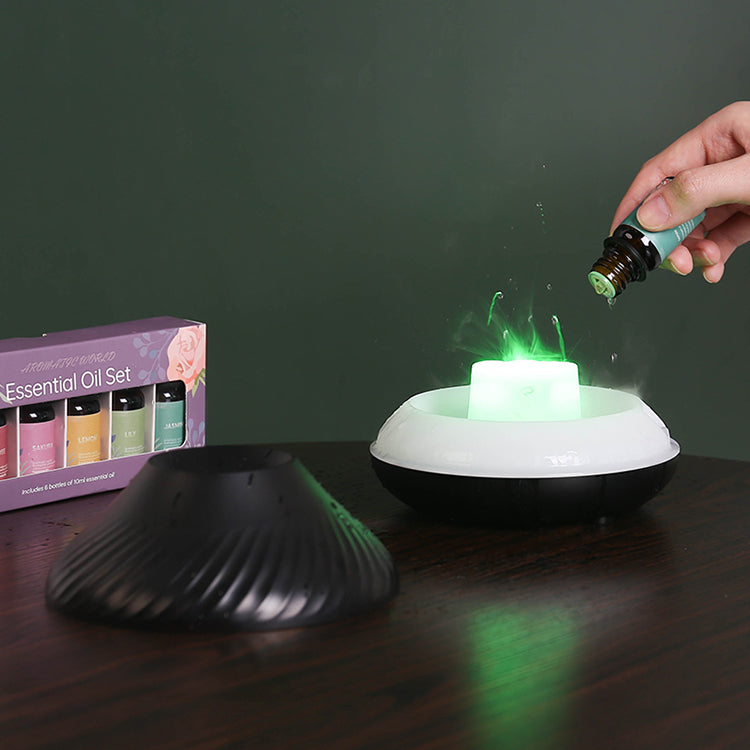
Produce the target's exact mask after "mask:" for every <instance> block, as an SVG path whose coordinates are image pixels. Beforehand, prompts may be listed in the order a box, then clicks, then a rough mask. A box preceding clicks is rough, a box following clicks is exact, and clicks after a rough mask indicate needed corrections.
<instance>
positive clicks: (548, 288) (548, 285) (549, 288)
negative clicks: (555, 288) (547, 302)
mask: <svg viewBox="0 0 750 750" xmlns="http://www.w3.org/2000/svg"><path fill="white" fill-rule="evenodd" d="M551 289H552V284H547V291H548V292H549V291H550V290H551Z"/></svg>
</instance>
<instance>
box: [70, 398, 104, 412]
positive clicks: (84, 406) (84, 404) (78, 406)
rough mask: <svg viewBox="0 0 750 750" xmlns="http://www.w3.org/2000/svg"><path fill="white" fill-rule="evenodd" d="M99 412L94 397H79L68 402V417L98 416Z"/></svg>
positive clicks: (97, 401)
mask: <svg viewBox="0 0 750 750" xmlns="http://www.w3.org/2000/svg"><path fill="white" fill-rule="evenodd" d="M100 411H101V407H100V406H99V399H98V398H97V397H96V396H79V397H78V398H71V399H70V400H69V401H68V416H69V417H85V416H87V415H89V414H98V413H99V412H100Z"/></svg>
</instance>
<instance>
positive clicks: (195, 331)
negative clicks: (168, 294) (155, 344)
mask: <svg viewBox="0 0 750 750" xmlns="http://www.w3.org/2000/svg"><path fill="white" fill-rule="evenodd" d="M167 357H168V358H169V367H168V368H167V377H168V378H169V379H170V380H182V381H183V382H184V383H185V389H186V390H188V391H190V392H191V393H192V394H193V395H195V392H196V391H197V390H198V386H200V385H201V384H205V382H206V330H205V326H186V327H185V328H180V329H179V330H178V331H177V334H176V336H175V337H174V338H173V339H172V341H171V342H170V343H169V347H168V348H167Z"/></svg>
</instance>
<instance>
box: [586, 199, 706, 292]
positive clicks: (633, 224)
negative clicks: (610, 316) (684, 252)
mask: <svg viewBox="0 0 750 750" xmlns="http://www.w3.org/2000/svg"><path fill="white" fill-rule="evenodd" d="M636 213H637V209H636V211H633V213H632V214H630V216H628V218H627V219H625V221H623V223H622V224H620V226H619V227H617V229H615V231H614V232H613V234H612V236H611V237H607V239H606V240H604V254H603V255H602V257H601V258H599V260H597V261H596V263H594V265H593V266H592V268H591V271H590V272H589V281H590V282H591V286H593V287H594V290H595V291H596V293H597V294H601V295H603V296H605V297H607V298H609V299H614V298H615V297H617V295H618V294H622V293H623V292H624V291H625V288H626V287H627V285H628V284H630V283H631V282H634V281H645V279H646V276H647V275H648V272H649V271H653V270H654V268H656V267H657V266H659V265H661V263H662V262H663V261H664V259H665V258H666V257H667V256H668V255H669V254H670V253H671V252H672V250H674V249H675V248H676V247H677V245H679V244H680V243H681V242H682V241H683V240H684V239H685V238H686V237H687V236H688V235H689V234H690V232H692V231H693V229H695V228H696V227H697V226H698V224H700V223H701V221H703V218H704V217H705V215H706V212H705V211H703V212H701V213H700V214H698V216H695V217H694V218H692V219H690V221H686V222H685V223H684V224H680V225H679V226H678V227H674V229H666V230H664V231H662V232H649V231H647V230H646V229H644V228H643V227H642V226H641V225H640V224H639V223H638V220H637V219H636V218H635V215H636Z"/></svg>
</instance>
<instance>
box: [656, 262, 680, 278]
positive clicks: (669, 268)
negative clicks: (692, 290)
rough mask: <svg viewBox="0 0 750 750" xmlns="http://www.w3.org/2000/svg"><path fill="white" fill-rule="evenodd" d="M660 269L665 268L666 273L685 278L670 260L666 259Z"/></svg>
mask: <svg viewBox="0 0 750 750" xmlns="http://www.w3.org/2000/svg"><path fill="white" fill-rule="evenodd" d="M659 268H663V269H664V270H665V271H671V272H672V273H676V274H677V275H678V276H684V275H685V274H684V273H683V272H682V271H680V270H679V268H677V267H676V266H675V264H674V263H672V261H671V260H670V259H669V258H665V259H664V260H663V261H662V264H661V265H660V266H659Z"/></svg>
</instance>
